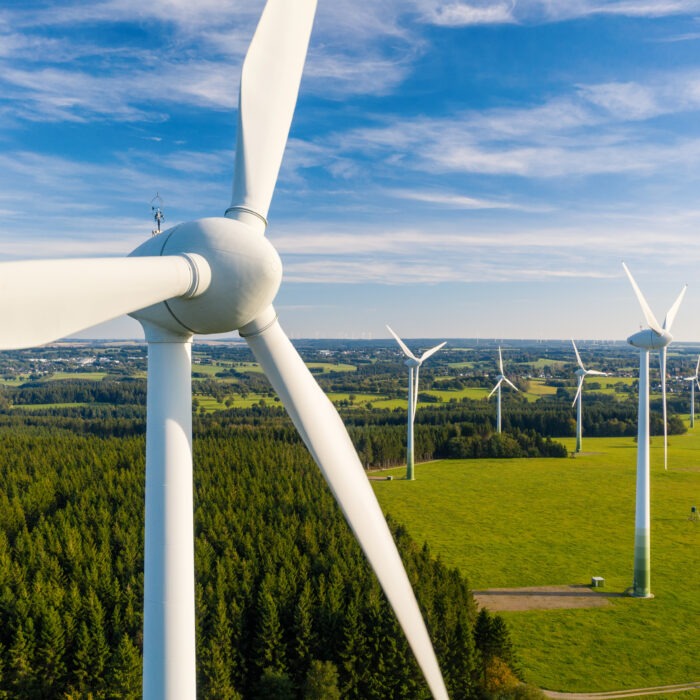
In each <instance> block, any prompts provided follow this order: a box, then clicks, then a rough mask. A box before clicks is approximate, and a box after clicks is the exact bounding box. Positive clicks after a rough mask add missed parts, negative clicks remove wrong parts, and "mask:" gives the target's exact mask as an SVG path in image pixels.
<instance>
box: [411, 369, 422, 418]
mask: <svg viewBox="0 0 700 700" xmlns="http://www.w3.org/2000/svg"><path fill="white" fill-rule="evenodd" d="M419 374H420V365H418V366H417V367H416V368H415V370H414V372H413V411H412V413H413V415H412V416H411V420H412V421H414V420H415V419H416V406H417V405H418V375H419Z"/></svg>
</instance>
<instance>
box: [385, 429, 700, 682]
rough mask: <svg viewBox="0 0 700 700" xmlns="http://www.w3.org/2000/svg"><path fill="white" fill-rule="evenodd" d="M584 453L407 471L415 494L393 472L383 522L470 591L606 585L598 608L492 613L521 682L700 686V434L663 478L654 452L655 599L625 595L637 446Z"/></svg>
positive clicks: (587, 444) (609, 443)
mask: <svg viewBox="0 0 700 700" xmlns="http://www.w3.org/2000/svg"><path fill="white" fill-rule="evenodd" d="M562 442H564V443H565V444H566V446H567V447H568V448H569V449H570V450H573V447H574V443H573V440H562ZM583 449H584V450H585V451H584V452H583V453H581V454H580V455H578V456H577V457H575V458H571V459H556V460H555V459H549V460H547V459H512V460H469V461H462V460H454V461H452V460H450V461H436V462H430V463H426V464H419V465H417V467H416V481H415V482H406V481H403V480H401V479H400V478H397V477H401V476H402V475H403V473H404V469H403V468H401V469H396V470H389V471H387V472H386V473H387V474H393V475H394V476H395V480H394V481H373V482H372V483H373V487H374V489H375V492H376V494H377V496H378V498H379V501H380V503H381V504H382V507H383V509H384V510H385V512H386V513H388V514H390V515H391V516H393V517H394V518H395V519H396V520H398V521H399V522H401V523H404V524H405V525H406V526H407V527H408V530H409V532H410V533H411V535H412V536H413V537H414V538H415V539H416V540H417V541H418V542H423V541H427V542H428V543H429V546H430V548H431V550H432V551H433V553H434V554H437V555H439V556H440V557H441V558H442V559H443V561H444V562H445V563H446V564H448V565H449V566H455V567H458V568H459V569H460V570H461V571H462V572H463V573H464V574H465V575H466V576H467V578H468V579H469V582H470V587H471V588H473V589H474V590H480V589H487V588H498V587H503V588H505V587H525V586H545V585H567V584H568V585H575V584H578V585H581V584H589V583H590V581H591V577H592V576H602V577H604V578H605V587H604V588H603V589H602V592H603V593H605V594H613V596H612V597H610V599H609V601H610V604H609V605H607V606H605V607H598V608H588V609H564V610H562V609H559V610H525V611H518V612H504V613H501V614H503V615H504V617H505V618H506V619H507V621H508V622H509V625H510V628H511V634H512V636H513V639H514V641H515V642H516V644H517V647H518V649H519V652H520V655H521V658H522V660H523V665H524V667H525V668H526V669H527V680H528V681H529V682H531V683H533V684H535V685H538V686H540V687H543V688H547V689H551V690H560V691H569V692H575V691H577V692H596V691H606V690H621V689H625V688H640V687H646V686H654V685H670V684H676V683H684V682H696V681H700V657H698V653H697V650H698V621H699V620H700V586H699V585H698V582H699V580H700V573H699V572H700V522H693V521H691V520H689V515H690V508H691V506H693V505H696V506H697V505H700V431H698V429H697V428H696V430H695V432H693V433H688V434H686V435H683V436H673V437H672V438H671V439H670V443H669V470H668V472H664V470H663V457H662V450H663V447H662V442H661V440H660V439H659V438H656V439H654V440H653V441H652V466H651V472H652V484H651V489H652V490H651V494H652V511H651V517H652V569H651V575H652V579H651V581H652V591H653V592H654V594H655V598H654V599H653V600H635V599H632V598H628V597H625V596H623V595H621V594H623V593H624V592H625V590H626V589H627V587H628V586H629V585H630V584H631V578H632V562H633V540H634V507H635V473H636V445H635V443H634V441H633V440H632V439H629V438H619V439H613V438H599V439H592V438H585V437H584V443H583ZM615 594H617V595H615ZM689 696H690V695H689ZM696 696H697V694H696Z"/></svg>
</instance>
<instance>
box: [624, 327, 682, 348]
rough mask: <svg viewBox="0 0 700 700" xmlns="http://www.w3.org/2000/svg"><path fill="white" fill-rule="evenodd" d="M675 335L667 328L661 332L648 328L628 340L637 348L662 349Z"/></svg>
mask: <svg viewBox="0 0 700 700" xmlns="http://www.w3.org/2000/svg"><path fill="white" fill-rule="evenodd" d="M672 340H673V336H672V335H671V334H670V333H669V332H668V331H667V330H665V329H662V330H661V332H660V333H657V332H656V331H653V330H651V328H646V329H645V330H641V331H639V332H638V333H635V334H634V335H631V336H630V337H629V338H627V342H628V343H629V344H630V345H633V346H634V347H635V348H641V349H642V350H661V349H662V348H665V347H666V346H667V345H668V344H669V343H670V342H671V341H672Z"/></svg>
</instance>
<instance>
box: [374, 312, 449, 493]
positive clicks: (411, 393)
mask: <svg viewBox="0 0 700 700" xmlns="http://www.w3.org/2000/svg"><path fill="white" fill-rule="evenodd" d="M387 329H388V331H389V333H391V335H393V336H394V338H395V339H396V342H397V343H398V344H399V346H400V347H401V349H402V350H403V354H404V355H406V362H405V363H404V364H405V365H406V366H407V367H408V429H407V436H406V479H407V480H408V481H413V480H414V479H415V476H414V463H413V462H414V460H413V421H414V419H415V417H416V406H417V404H418V374H419V372H420V367H421V365H422V364H423V362H424V361H425V360H427V359H428V358H429V357H430V356H431V355H434V354H435V353H436V352H437V351H438V350H439V349H440V348H441V347H442V346H443V345H444V344H445V343H446V342H447V341H444V342H442V343H440V345H436V346H435V347H434V348H430V350H426V351H425V352H424V353H423V354H422V355H421V356H420V357H416V356H415V355H414V354H413V353H412V352H411V351H410V350H409V349H408V348H407V347H406V344H405V343H404V342H403V340H401V338H399V336H398V335H396V333H394V331H392V330H391V328H389V326H387Z"/></svg>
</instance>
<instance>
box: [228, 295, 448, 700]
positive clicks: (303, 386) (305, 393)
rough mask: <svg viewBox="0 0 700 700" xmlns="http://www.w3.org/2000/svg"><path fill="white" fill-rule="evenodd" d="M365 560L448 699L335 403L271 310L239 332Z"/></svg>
mask: <svg viewBox="0 0 700 700" xmlns="http://www.w3.org/2000/svg"><path fill="white" fill-rule="evenodd" d="M241 335H242V336H243V337H244V338H245V339H246V340H247V341H248V344H249V346H250V348H251V350H252V351H253V354H254V355H255V358H256V360H257V361H258V363H259V364H260V365H261V367H262V368H263V370H264V372H265V374H266V375H267V377H268V379H269V380H270V383H271V384H272V386H273V388H274V389H275V391H276V392H277V394H278V395H279V397H280V399H281V401H282V403H283V404H284V406H285V408H286V409H287V411H288V413H289V415H290V417H291V419H292V421H293V422H294V425H295V426H296V428H297V430H298V431H299V433H300V435H301V437H302V439H303V440H304V442H305V443H306V446H307V447H308V449H309V451H310V452H311V454H312V456H313V458H314V460H315V461H316V463H317V464H318V466H319V468H320V470H321V472H322V473H323V475H324V477H325V478H326V481H327V482H328V485H329V486H330V488H331V491H332V492H333V495H334V496H335V498H336V500H337V501H338V503H339V505H340V507H341V508H342V510H343V513H344V514H345V517H346V519H347V521H348V523H349V525H350V527H351V528H352V530H353V532H354V533H355V536H356V537H357V539H358V541H359V543H360V545H361V547H362V549H363V550H364V552H365V555H366V556H367V559H368V560H369V562H370V564H371V566H372V568H373V569H374V572H375V573H376V575H377V578H378V579H379V582H380V584H381V586H382V588H383V589H384V592H385V594H386V596H387V599H388V600H389V602H390V604H391V606H392V608H393V609H394V612H395V613H396V616H397V618H398V620H399V623H400V624H401V627H402V628H403V630H404V633H405V634H406V638H407V639H408V642H409V644H410V645H411V648H412V649H413V653H414V654H415V657H416V660H417V661H418V665H419V666H420V668H421V669H422V671H423V674H424V676H425V679H426V681H427V683H428V686H429V687H430V690H431V691H432V693H433V696H434V697H435V698H440V699H441V700H442V699H445V700H447V697H448V696H447V690H446V689H445V684H444V681H443V679H442V674H441V672H440V667H439V666H438V663H437V659H436V657H435V652H434V651H433V646H432V643H431V641H430V637H429V636H428V632H427V629H426V627H425V623H424V621H423V618H422V616H421V613H420V610H419V608H418V604H417V602H416V598H415V595H414V594H413V589H412V588H411V584H410V581H409V579H408V576H407V574H406V571H405V569H404V567H403V564H402V562H401V558H400V557H399V553H398V551H397V549H396V545H395V544H394V540H393V538H392V536H391V532H390V531H389V528H388V526H387V524H386V520H384V516H383V515H382V510H381V508H380V507H379V504H378V503H377V499H376V497H375V495H374V492H373V491H372V487H371V486H370V484H369V481H368V480H367V476H366V475H365V472H364V469H363V468H362V465H361V464H360V460H359V459H358V457H357V453H356V452H355V448H354V446H353V444H352V442H351V441H350V438H349V436H348V433H347V431H346V429H345V426H344V425H343V422H342V421H341V419H340V417H339V416H338V413H337V411H336V410H335V408H334V407H333V404H332V403H331V402H330V401H329V400H328V397H327V396H326V395H325V394H324V393H323V391H322V390H321V388H320V387H319V386H318V384H317V383H316V380H315V379H314V378H313V375H312V374H311V373H310V372H309V370H308V369H307V367H306V365H305V364H304V362H303V360H302V359H301V357H299V355H298V353H297V351H296V350H295V349H294V346H293V345H292V343H291V342H290V340H289V338H287V336H286V335H285V333H284V331H283V330H282V329H281V328H280V326H279V324H278V322H277V318H276V315H275V312H274V310H273V309H272V308H270V309H269V310H268V311H267V312H265V313H264V314H263V315H262V316H261V318H259V319H257V320H256V321H254V322H253V323H251V324H248V325H247V326H245V327H244V328H242V329H241Z"/></svg>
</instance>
